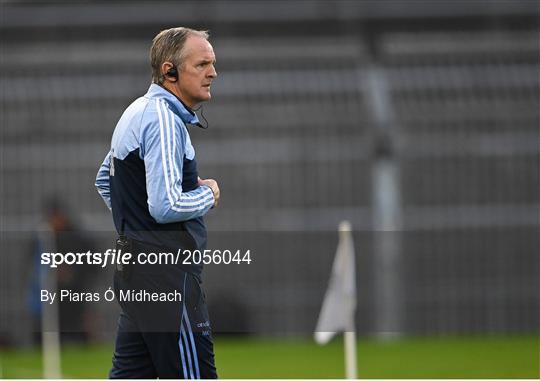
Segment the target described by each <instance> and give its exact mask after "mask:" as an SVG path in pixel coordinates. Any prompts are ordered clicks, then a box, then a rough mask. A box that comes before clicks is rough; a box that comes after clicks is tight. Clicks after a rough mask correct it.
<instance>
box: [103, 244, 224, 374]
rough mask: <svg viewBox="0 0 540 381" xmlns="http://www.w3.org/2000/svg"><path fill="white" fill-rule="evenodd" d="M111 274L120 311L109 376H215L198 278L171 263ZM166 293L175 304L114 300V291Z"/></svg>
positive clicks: (209, 330) (210, 338)
mask: <svg viewBox="0 0 540 381" xmlns="http://www.w3.org/2000/svg"><path fill="white" fill-rule="evenodd" d="M135 251H136V250H135ZM125 271H126V270H125V269H124V271H122V272H119V271H116V272H115V277H114V278H115V279H114V288H115V295H116V299H117V300H118V301H119V303H120V306H121V308H122V312H121V314H120V317H119V319H118V328H117V335H116V343H115V350H114V355H113V360H112V363H113V364H112V369H111V371H110V373H109V378H181V379H200V378H208V379H210V378H217V373H216V367H215V363H214V349H213V340H212V332H211V326H210V320H209V317H208V310H207V307H206V301H205V295H204V292H203V290H202V287H201V280H200V278H199V277H198V276H196V275H193V274H191V273H189V272H186V271H184V270H182V269H181V268H180V267H178V266H173V265H130V267H129V271H128V274H129V275H127V276H126V274H125ZM128 290H129V291H130V295H135V294H136V293H137V292H138V291H143V290H144V291H147V292H149V293H150V292H157V293H172V292H174V291H177V292H178V291H179V292H180V293H181V295H182V298H181V299H182V300H181V301H171V302H153V301H133V300H127V301H126V300H123V301H122V300H120V291H123V293H124V296H125V295H127V294H126V293H127V291H128Z"/></svg>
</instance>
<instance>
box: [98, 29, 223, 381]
mask: <svg viewBox="0 0 540 381" xmlns="http://www.w3.org/2000/svg"><path fill="white" fill-rule="evenodd" d="M150 61H151V66H152V84H151V85H150V88H149V89H148V92H147V93H146V94H145V95H144V96H142V97H140V98H138V99H137V100H135V101H134V102H133V103H132V104H131V105H130V106H129V107H128V108H127V109H126V110H125V111H124V113H123V115H122V117H121V118H120V120H119V121H118V124H117V125H116V128H115V130H114V134H113V137H112V142H111V150H110V152H109V153H108V155H107V156H106V158H105V160H104V162H103V164H102V166H101V168H100V169H99V172H98V174H97V179H96V187H97V188H98V192H99V193H100V195H101V196H102V197H103V199H104V200H105V203H106V204H107V206H108V207H109V208H110V209H111V210H112V215H113V220H114V224H115V226H116V229H117V231H118V233H119V235H120V237H119V238H118V240H117V249H118V250H123V251H124V252H130V253H132V254H133V258H134V262H133V263H132V264H129V265H117V269H116V272H115V278H114V285H115V287H114V288H115V295H116V298H117V300H118V301H119V303H120V306H121V308H122V312H121V314H120V318H119V320H118V331H117V337H116V343H115V346H116V347H115V351H114V356H113V366H112V369H111V371H110V374H109V376H110V377H111V378H156V377H159V378H217V374H216V368H215V365H214V350H213V343H212V336H211V328H210V321H209V317H208V311H207V308H206V303H205V295H204V292H203V290H202V288H201V283H202V282H201V271H202V265H196V264H189V263H187V264H186V263H184V262H185V261H184V259H186V257H185V253H187V251H191V252H193V250H204V249H205V247H206V227H205V224H204V221H203V216H204V215H205V214H206V213H207V212H208V211H209V210H210V209H211V208H212V207H215V206H216V205H217V203H218V200H219V187H218V184H217V182H216V181H215V180H212V179H207V180H202V179H201V178H200V177H199V176H198V173H197V165H196V162H195V150H194V149H193V146H192V144H191V140H190V137H189V133H188V129H187V126H188V125H198V124H199V121H198V119H197V116H196V115H195V113H194V112H193V108H194V107H195V106H196V105H198V104H200V103H201V102H203V101H207V100H209V99H210V98H211V94H210V87H211V84H212V81H213V80H214V79H215V78H216V76H217V73H216V70H215V67H214V65H215V63H216V58H215V55H214V51H213V49H212V45H211V44H210V43H209V42H208V33H207V32H206V31H197V30H193V29H189V28H183V27H178V28H172V29H167V30H164V31H162V32H160V33H159V34H158V35H157V36H156V37H155V38H154V41H153V44H152V48H151V51H150ZM178 252H180V256H179V260H178V262H177V263H172V264H171V263H167V264H163V263H162V264H154V265H150V264H143V263H142V262H143V261H142V260H137V257H139V258H140V255H139V253H145V254H148V253H173V254H176V253H178ZM177 258H178V257H177ZM143 259H144V258H143ZM142 292H147V293H155V294H158V295H168V296H169V297H171V295H172V300H171V299H167V301H154V300H150V298H146V297H145V298H142V300H141V297H139V299H137V298H135V297H134V295H137V293H138V295H139V296H140V295H141V293H142ZM178 295H181V296H179V297H178Z"/></svg>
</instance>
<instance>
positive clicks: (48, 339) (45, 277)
mask: <svg viewBox="0 0 540 381" xmlns="http://www.w3.org/2000/svg"><path fill="white" fill-rule="evenodd" d="M39 235H40V240H41V242H42V243H43V247H44V248H45V249H47V250H50V251H53V250H52V249H55V248H56V240H55V237H54V233H53V232H52V231H51V229H50V228H49V227H48V226H41V227H40V230H39ZM40 284H41V289H43V290H49V291H50V292H56V290H57V285H58V279H57V276H56V271H51V269H45V270H44V269H42V268H40ZM58 303H59V302H57V303H53V304H49V303H44V304H43V303H42V310H41V356H42V359H43V378H49V379H51V378H52V379H59V378H62V367H61V361H60V323H59V313H58Z"/></svg>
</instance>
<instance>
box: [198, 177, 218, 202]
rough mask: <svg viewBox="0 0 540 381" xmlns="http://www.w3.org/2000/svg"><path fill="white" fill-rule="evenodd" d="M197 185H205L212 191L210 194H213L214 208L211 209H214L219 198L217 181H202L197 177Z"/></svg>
mask: <svg viewBox="0 0 540 381" xmlns="http://www.w3.org/2000/svg"><path fill="white" fill-rule="evenodd" d="M198 183H199V185H206V186H208V187H210V189H211V190H212V193H213V194H214V206H213V207H214V208H215V207H216V206H217V205H218V203H219V196H220V190H219V186H218V183H217V181H216V180H214V179H205V180H202V179H201V178H200V177H199V179H198Z"/></svg>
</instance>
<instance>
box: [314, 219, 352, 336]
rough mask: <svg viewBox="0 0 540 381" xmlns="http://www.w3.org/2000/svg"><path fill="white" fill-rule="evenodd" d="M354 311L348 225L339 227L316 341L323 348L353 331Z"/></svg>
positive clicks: (344, 222)
mask: <svg viewBox="0 0 540 381" xmlns="http://www.w3.org/2000/svg"><path fill="white" fill-rule="evenodd" d="M355 310H356V271H355V262H354V245H353V241H352V236H351V225H350V223H349V222H347V221H343V222H342V223H341V224H340V225H339V243H338V248H337V251H336V257H335V258H334V265H333V267H332V275H331V278H330V283H329V285H328V289H327V290H326V295H325V297H324V301H323V305H322V309H321V313H320V315H319V321H318V322H317V328H316V329H315V341H317V343H319V344H321V345H323V344H326V343H328V342H329V341H330V340H331V339H332V337H334V336H335V335H336V333H338V332H346V331H354V313H355Z"/></svg>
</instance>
